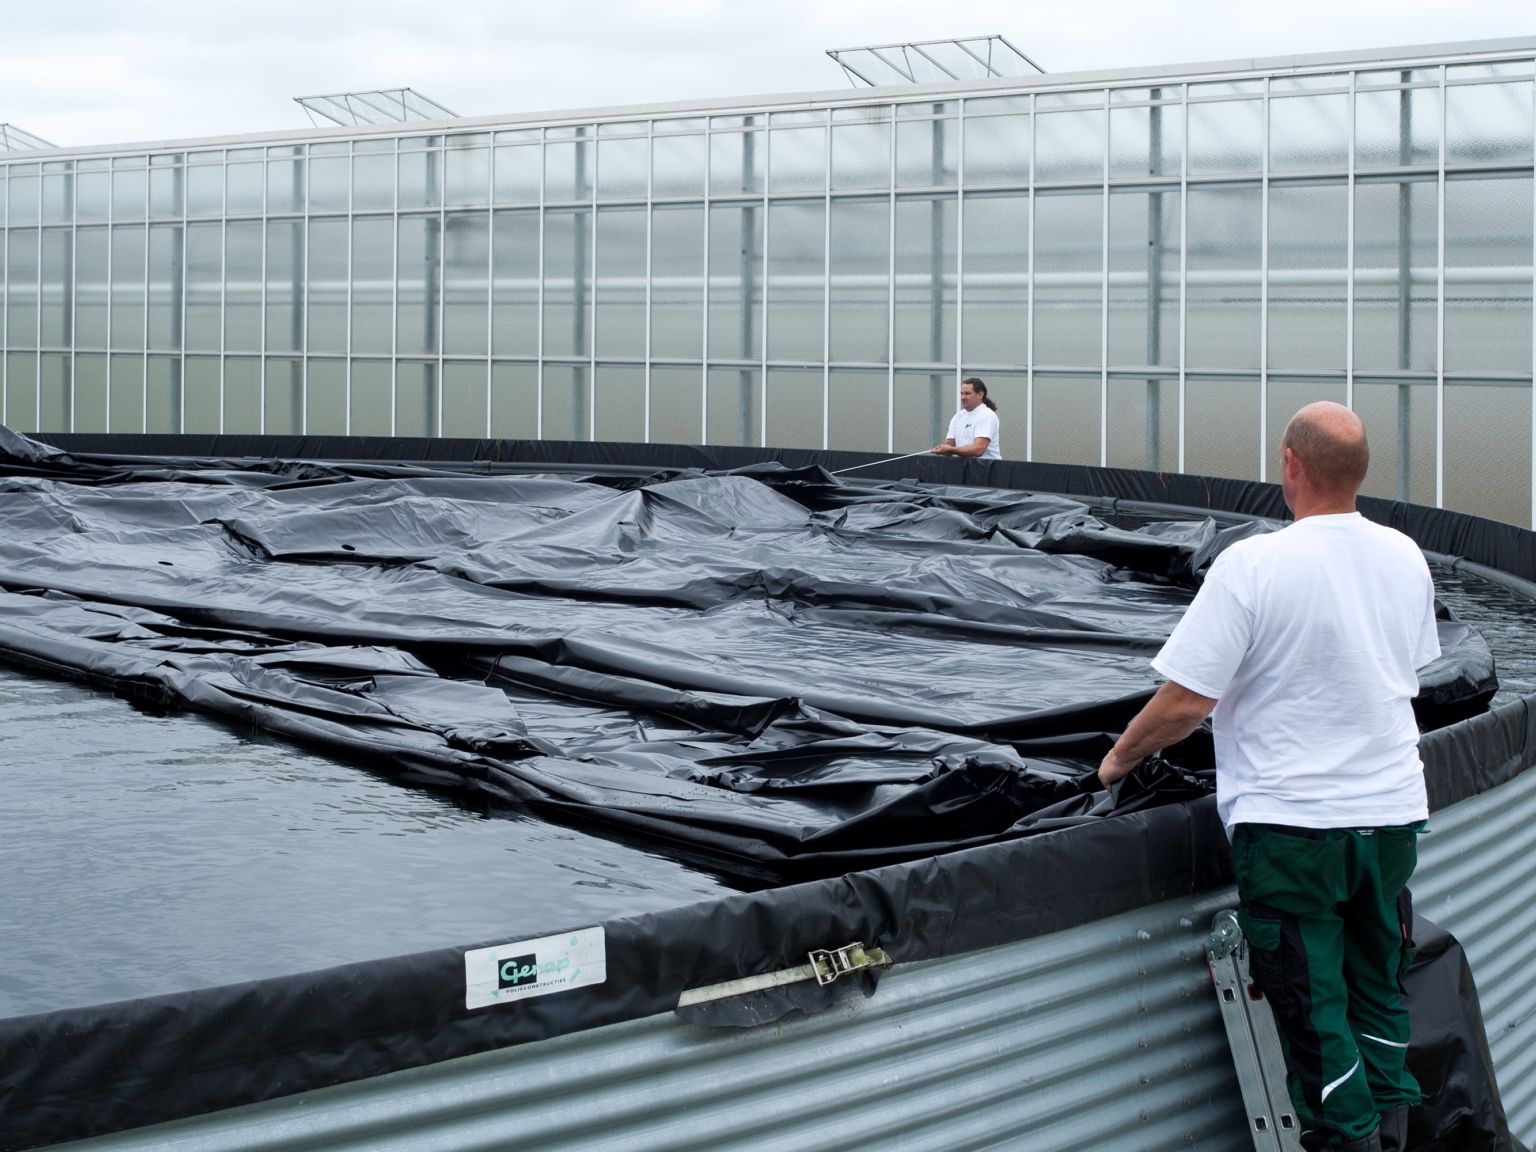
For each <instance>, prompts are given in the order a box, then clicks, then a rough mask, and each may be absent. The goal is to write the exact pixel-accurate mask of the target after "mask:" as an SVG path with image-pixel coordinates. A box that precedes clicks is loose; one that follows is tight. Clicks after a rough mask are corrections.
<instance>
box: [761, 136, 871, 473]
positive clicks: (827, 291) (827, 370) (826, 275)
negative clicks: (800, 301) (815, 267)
mask: <svg viewBox="0 0 1536 1152" xmlns="http://www.w3.org/2000/svg"><path fill="white" fill-rule="evenodd" d="M822 115H823V116H824V117H826V119H825V121H824V124H825V128H824V130H823V131H824V133H825V139H824V140H823V142H822V151H821V180H822V186H821V191H822V207H821V388H822V393H823V395H825V396H826V404H827V414H828V421H827V422H828V424H829V425H830V423H831V408H832V110H831V109H830V108H827V109H823V110H822ZM830 432H831V429H830V428H829V429H828V439H829V440H830V439H831V435H830ZM885 436H886V441H887V443H889V441H890V436H891V431H890V411H889V407H887V411H886V431H885ZM762 443H763V446H764V447H767V445H768V373H767V372H766V371H764V372H763V427H762ZM887 450H889V449H887Z"/></svg>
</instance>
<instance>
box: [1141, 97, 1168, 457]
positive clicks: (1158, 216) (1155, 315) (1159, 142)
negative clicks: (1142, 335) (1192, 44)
mask: <svg viewBox="0 0 1536 1152" xmlns="http://www.w3.org/2000/svg"><path fill="white" fill-rule="evenodd" d="M1162 95H1163V90H1162V89H1161V88H1153V89H1152V99H1153V100H1159V99H1161V98H1162ZM1147 175H1149V176H1161V175H1163V106H1162V105H1161V104H1153V105H1152V106H1151V107H1150V108H1149V109H1147ZM1164 247H1165V241H1164V239H1163V193H1162V192H1149V193H1148V194H1147V363H1148V364H1149V365H1155V364H1161V363H1162V349H1163V251H1164ZM1162 401H1163V397H1162V380H1161V378H1158V377H1149V378H1148V380H1147V417H1146V429H1145V431H1146V439H1147V453H1146V467H1147V471H1148V472H1161V471H1162V463H1163V461H1162V450H1163V403H1162Z"/></svg>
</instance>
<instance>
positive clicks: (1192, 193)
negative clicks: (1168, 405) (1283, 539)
mask: <svg viewBox="0 0 1536 1152" xmlns="http://www.w3.org/2000/svg"><path fill="white" fill-rule="evenodd" d="M1187 216H1188V220H1189V225H1188V226H1189V240H1188V252H1187V255H1186V261H1187V267H1188V287H1187V289H1186V293H1187V303H1186V306H1185V317H1186V318H1185V329H1186V345H1185V355H1186V359H1187V362H1188V364H1189V366H1190V367H1191V368H1257V367H1258V366H1259V295H1260V278H1259V267H1260V251H1261V241H1262V237H1263V232H1262V228H1261V222H1262V219H1263V201H1262V192H1261V190H1260V189H1258V188H1191V189H1190V190H1189V210H1188V213H1187ZM1186 410H1187V409H1186ZM1186 465H1187V466H1188V468H1189V470H1190V471H1197V469H1195V468H1194V466H1193V465H1191V464H1189V463H1188V460H1187V458H1186ZM1218 475H1232V473H1218Z"/></svg>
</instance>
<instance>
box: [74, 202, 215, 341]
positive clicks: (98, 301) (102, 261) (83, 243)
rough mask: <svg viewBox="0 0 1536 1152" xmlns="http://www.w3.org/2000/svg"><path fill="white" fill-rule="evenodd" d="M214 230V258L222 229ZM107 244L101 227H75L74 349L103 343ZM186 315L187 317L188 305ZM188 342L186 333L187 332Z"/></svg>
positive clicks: (107, 235) (105, 312)
mask: <svg viewBox="0 0 1536 1152" xmlns="http://www.w3.org/2000/svg"><path fill="white" fill-rule="evenodd" d="M196 227H197V228H198V229H199V230H206V229H207V228H208V225H197V226H196ZM212 230H213V233H214V249H213V255H214V258H215V260H217V258H218V254H219V249H218V245H219V243H221V241H222V231H223V230H222V228H221V227H220V226H219V225H217V224H215V225H213V226H212ZM110 247H111V237H110V234H109V233H108V231H107V229H105V228H77V229H75V271H74V284H75V300H74V304H75V319H74V342H75V347H76V348H99V349H104V348H106V346H107V262H108V259H109V256H108V251H109V249H110ZM192 256H193V254H192V253H189V254H188V275H189V276H190V275H191V274H192V271H193V269H192V267H191V260H192ZM219 279H221V277H220V276H219V274H218V272H217V270H216V271H215V289H214V305H213V307H214V314H213V345H212V346H213V347H214V348H215V349H217V348H218V346H219V342H218V341H219V336H218V333H219V320H218V288H217V284H218V281H219ZM188 311H189V314H188V318H189V319H190V318H191V312H190V305H189V310H188ZM189 342H190V334H189Z"/></svg>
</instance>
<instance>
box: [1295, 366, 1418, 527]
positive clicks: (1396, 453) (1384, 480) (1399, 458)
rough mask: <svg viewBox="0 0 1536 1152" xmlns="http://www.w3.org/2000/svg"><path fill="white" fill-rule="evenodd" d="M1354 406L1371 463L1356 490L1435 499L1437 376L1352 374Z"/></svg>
mask: <svg viewBox="0 0 1536 1152" xmlns="http://www.w3.org/2000/svg"><path fill="white" fill-rule="evenodd" d="M1270 387H1271V388H1273V387H1274V384H1273V383H1271V384H1270ZM1354 408H1355V411H1356V412H1357V413H1359V415H1360V419H1361V420H1362V421H1364V422H1365V434H1366V438H1367V439H1368V440H1369V441H1370V445H1371V467H1370V470H1369V471H1368V472H1367V473H1366V474H1365V483H1364V484H1363V485H1361V487H1360V491H1361V492H1362V493H1363V494H1364V495H1366V496H1379V497H1381V498H1382V499H1384V500H1412V501H1413V502H1414V503H1416V504H1429V505H1433V504H1434V502H1435V439H1436V436H1435V382H1434V381H1433V380H1427V381H1414V382H1411V383H1410V382H1403V383H1373V382H1370V381H1361V380H1356V381H1355V403H1354Z"/></svg>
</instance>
